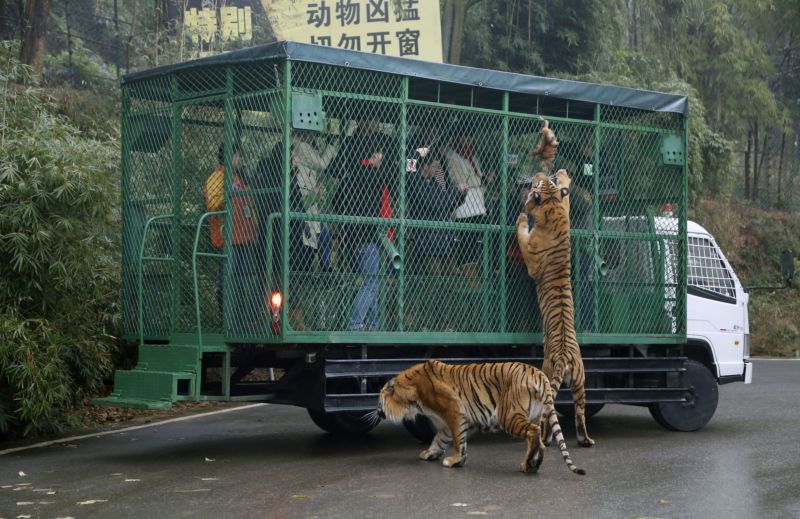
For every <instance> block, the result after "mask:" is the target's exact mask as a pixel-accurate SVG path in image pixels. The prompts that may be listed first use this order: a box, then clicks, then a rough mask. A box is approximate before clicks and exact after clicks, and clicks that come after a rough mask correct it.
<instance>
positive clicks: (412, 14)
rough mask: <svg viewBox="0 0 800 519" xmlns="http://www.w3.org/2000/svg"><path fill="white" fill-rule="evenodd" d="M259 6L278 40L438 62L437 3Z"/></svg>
mask: <svg viewBox="0 0 800 519" xmlns="http://www.w3.org/2000/svg"><path fill="white" fill-rule="evenodd" d="M261 3H262V4H263V5H264V9H265V10H266V11H267V15H268V17H269V21H270V24H271V25H272V31H273V32H274V33H275V36H276V38H277V39H279V40H292V41H297V42H303V43H313V44H316V45H326V46H328V47H339V48H343V49H349V50H360V51H363V52H372V53H373V54H386V55H389V56H404V57H408V58H416V59H422V60H426V61H436V62H439V63H441V61H442V36H441V26H440V23H439V0H261Z"/></svg>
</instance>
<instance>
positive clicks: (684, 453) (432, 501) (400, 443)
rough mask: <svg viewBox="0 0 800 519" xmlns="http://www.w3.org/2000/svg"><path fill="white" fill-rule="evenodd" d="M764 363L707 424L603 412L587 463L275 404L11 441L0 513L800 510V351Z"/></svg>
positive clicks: (488, 439)
mask: <svg viewBox="0 0 800 519" xmlns="http://www.w3.org/2000/svg"><path fill="white" fill-rule="evenodd" d="M753 378H754V383H753V384H752V385H749V386H745V385H744V384H731V385H727V386H723V387H722V388H721V391H720V403H719V408H718V409H717V413H716V415H715V416H714V418H713V419H712V421H711V422H710V423H709V424H708V425H707V426H706V427H705V428H704V429H702V430H701V431H698V432H695V433H673V432H668V431H666V430H663V429H661V428H660V427H659V426H658V425H657V424H656V423H655V422H654V421H653V420H652V418H650V415H649V413H648V412H647V410H646V409H643V408H633V407H625V406H607V407H606V408H605V409H604V410H603V411H601V412H600V414H598V415H597V416H596V417H595V418H594V419H593V420H592V421H591V422H590V429H589V432H590V434H591V435H592V436H593V437H594V439H595V440H596V441H597V445H596V446H595V447H594V448H591V449H581V448H578V447H576V446H575V442H574V432H573V429H572V427H568V428H567V432H568V435H569V437H568V440H569V444H570V450H571V454H572V457H573V459H574V461H575V463H576V464H577V465H578V466H579V467H581V468H584V469H585V470H586V471H587V473H588V474H587V475H586V476H583V477H581V476H577V475H574V474H572V473H571V472H570V471H569V470H567V468H566V467H565V466H564V464H563V462H562V461H561V458H560V456H559V455H558V453H557V449H556V448H550V449H548V451H547V453H546V457H545V460H544V463H543V464H542V467H541V469H540V472H539V473H538V474H535V475H525V474H522V473H521V472H518V471H517V465H518V463H519V461H520V460H521V458H522V456H523V454H524V444H523V443H522V442H519V441H515V440H513V439H510V438H509V437H507V436H505V435H503V434H495V435H485V436H478V437H476V438H475V439H473V440H471V442H470V450H469V460H468V462H467V465H466V467H464V468H462V469H446V468H443V467H442V466H441V465H439V464H438V463H435V462H423V461H418V460H417V459H416V454H417V452H418V451H419V450H420V445H419V444H418V443H416V441H415V440H414V439H413V438H412V437H411V436H409V435H408V434H407V433H406V432H405V430H404V429H402V428H401V427H396V426H392V425H390V424H381V425H380V426H379V427H378V428H377V429H376V430H375V431H374V432H373V433H372V434H371V435H370V437H369V438H367V439H366V440H352V441H342V440H335V439H333V438H331V437H329V436H327V435H325V434H323V433H322V432H320V431H319V430H317V429H316V427H315V426H314V425H313V424H312V423H311V421H310V419H309V418H308V417H307V415H306V413H305V411H303V410H301V409H295V408H289V407H281V406H261V407H255V408H247V409H242V410H237V411H234V412H229V413H225V414H218V415H213V416H205V417H198V418H195V419H192V420H186V421H182V422H177V423H170V424H162V425H157V426H155V427H150V428H145V429H139V430H135V431H130V432H121V433H115V434H110V435H107V436H102V437H92V438H87V439H83V440H76V441H74V442H68V443H65V444H59V445H53V446H49V447H43V448H36V449H30V450H25V451H20V452H15V453H11V454H7V455H3V456H0V518H6V519H8V518H24V517H30V518H40V517H41V518H57V517H61V518H66V517H72V518H75V519H84V518H121V517H146V518H161V517H163V518H183V517H192V518H218V517H219V518H222V517H235V518H251V517H253V518H257V517H258V518H261V517H269V518H272V517H277V518H280V517H343V518H350V517H403V518H408V517H437V518H438V517H448V518H449V517H470V516H481V515H485V516H494V517H534V516H535V517H571V518H582V517H592V518H605V517H609V518H628V517H661V518H678V517H692V518H694V517H724V518H725V519H734V518H739V517H741V518H761V517H769V518H797V517H800V411H799V410H798V401H799V400H800V399H799V398H798V397H800V362H798V361H767V360H764V361H756V362H755V371H754V377H753ZM20 472H22V473H24V476H23V475H20Z"/></svg>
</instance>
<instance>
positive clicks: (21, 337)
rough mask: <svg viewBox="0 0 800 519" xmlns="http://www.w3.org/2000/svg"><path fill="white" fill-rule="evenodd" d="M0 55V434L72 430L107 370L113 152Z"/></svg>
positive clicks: (113, 263)
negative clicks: (74, 417) (69, 414)
mask: <svg viewBox="0 0 800 519" xmlns="http://www.w3.org/2000/svg"><path fill="white" fill-rule="evenodd" d="M13 52H14V49H13V48H11V47H10V46H9V45H4V46H3V47H2V48H0V67H1V71H0V89H2V92H0V93H1V94H2V97H3V106H2V110H1V111H0V359H2V361H1V362H2V365H1V366H0V367H1V368H2V369H0V386H1V387H3V388H4V389H3V390H2V392H0V432H2V433H9V432H11V433H21V434H32V433H41V432H46V431H50V430H54V429H57V428H59V427H61V426H63V425H65V424H67V423H68V420H67V419H66V415H65V413H64V411H65V409H66V408H67V407H68V406H69V405H71V404H72V403H73V402H75V401H76V399H78V398H80V397H81V396H82V395H84V394H85V392H87V391H89V392H90V391H94V390H96V389H97V388H98V386H99V384H100V383H101V382H102V378H103V376H105V375H106V374H107V373H108V371H109V369H110V363H109V360H108V359H109V354H110V352H111V350H112V349H113V347H114V345H115V341H114V339H113V337H112V330H113V327H114V322H115V319H116V314H117V303H116V301H117V291H118V281H117V279H118V243H117V241H118V236H119V232H118V220H119V215H118V212H117V211H118V210H117V204H116V201H117V199H118V189H117V186H116V178H117V175H116V169H117V163H118V159H117V155H118V151H117V145H116V143H115V142H113V141H106V142H101V141H98V140H94V139H90V138H87V137H84V136H83V135H82V134H81V133H80V132H79V130H78V129H76V128H75V127H74V126H72V125H71V124H70V122H69V121H68V120H67V119H66V118H65V117H64V116H61V115H57V114H56V107H55V105H54V104H53V103H52V101H51V100H50V99H48V98H46V97H45V96H44V94H43V93H42V91H41V90H39V89H38V88H37V87H36V85H35V83H34V82H33V81H32V80H31V78H30V71H29V70H28V69H27V68H26V67H23V66H20V65H19V64H18V63H17V62H16V61H15V59H14V58H13V57H12V55H13Z"/></svg>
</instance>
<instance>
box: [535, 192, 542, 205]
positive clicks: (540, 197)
mask: <svg viewBox="0 0 800 519" xmlns="http://www.w3.org/2000/svg"><path fill="white" fill-rule="evenodd" d="M533 201H534V202H535V203H536V205H539V204H541V203H542V195H540V194H539V193H538V192H536V191H534V192H533Z"/></svg>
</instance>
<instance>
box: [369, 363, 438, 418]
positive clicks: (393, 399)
mask: <svg viewBox="0 0 800 519" xmlns="http://www.w3.org/2000/svg"><path fill="white" fill-rule="evenodd" d="M424 366H425V364H418V365H416V366H413V367H411V368H408V369H407V370H405V371H403V372H402V373H400V374H399V375H397V376H396V377H394V378H392V379H391V380H389V381H388V382H386V384H384V386H383V388H382V389H381V393H380V401H379V402H378V409H377V411H378V416H379V417H381V418H382V419H389V421H391V422H394V423H400V422H402V421H403V419H404V418H413V417H414V416H415V415H417V414H419V413H420V412H422V403H421V401H420V397H421V396H422V395H421V394H420V391H421V390H422V389H423V387H424V385H425V382H424V380H425V379H427V381H428V382H430V379H429V378H427V377H424V375H423V373H422V370H423V369H424Z"/></svg>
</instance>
